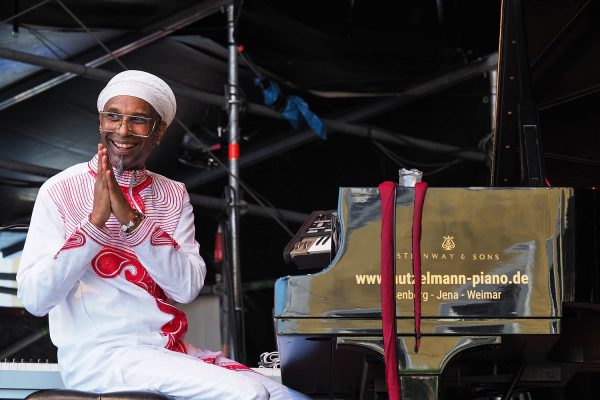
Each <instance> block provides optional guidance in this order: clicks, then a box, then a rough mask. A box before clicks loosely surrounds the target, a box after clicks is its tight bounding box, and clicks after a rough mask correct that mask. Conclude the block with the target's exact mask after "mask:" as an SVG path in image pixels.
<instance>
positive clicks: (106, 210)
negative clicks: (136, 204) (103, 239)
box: [90, 144, 135, 228]
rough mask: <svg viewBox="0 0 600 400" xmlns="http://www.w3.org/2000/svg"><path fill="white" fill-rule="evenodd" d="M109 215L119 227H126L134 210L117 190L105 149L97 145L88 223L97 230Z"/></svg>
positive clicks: (133, 215) (132, 217)
mask: <svg viewBox="0 0 600 400" xmlns="http://www.w3.org/2000/svg"><path fill="white" fill-rule="evenodd" d="M110 214H113V215H114V216H115V218H116V219H117V220H118V221H119V222H120V223H121V225H127V224H128V223H129V222H130V221H132V220H133V219H134V217H135V210H133V209H132V208H131V206H130V205H129V203H127V200H126V199H125V196H124V195H123V193H122V192H121V189H120V188H119V184H118V183H117V180H116V178H115V175H114V173H113V170H112V166H111V163H110V160H109V158H108V151H107V150H106V147H104V145H103V144H98V171H97V174H96V183H95V185H94V206H93V208H92V213H91V214H90V221H91V222H92V223H93V224H94V225H96V226H97V227H98V228H102V227H103V226H104V224H106V221H108V219H109V218H110Z"/></svg>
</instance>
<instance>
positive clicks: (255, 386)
mask: <svg viewBox="0 0 600 400" xmlns="http://www.w3.org/2000/svg"><path fill="white" fill-rule="evenodd" d="M240 383H241V382H240ZM233 386H234V387H235V389H236V391H237V392H238V393H243V398H244V399H248V400H268V399H269V391H268V390H267V389H266V388H265V387H264V386H263V385H261V384H260V382H257V381H253V380H251V379H244V382H243V385H239V386H238V384H237V382H236V384H235V385H233Z"/></svg>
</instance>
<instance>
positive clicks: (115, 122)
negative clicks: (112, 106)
mask: <svg viewBox="0 0 600 400" xmlns="http://www.w3.org/2000/svg"><path fill="white" fill-rule="evenodd" d="M125 117H127V128H128V129H127V130H128V131H129V132H131V134H132V135H133V136H140V137H148V136H150V134H151V133H152V132H153V131H154V128H155V127H156V122H157V121H155V120H154V118H150V117H142V116H140V115H127V114H119V113H115V112H110V111H101V112H100V130H101V131H104V132H117V131H118V130H119V129H121V125H123V121H124V120H125Z"/></svg>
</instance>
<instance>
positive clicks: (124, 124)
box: [117, 117, 131, 136]
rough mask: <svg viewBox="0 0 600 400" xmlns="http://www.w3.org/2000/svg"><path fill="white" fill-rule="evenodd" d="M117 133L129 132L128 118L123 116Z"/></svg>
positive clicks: (123, 134) (127, 133)
mask: <svg viewBox="0 0 600 400" xmlns="http://www.w3.org/2000/svg"><path fill="white" fill-rule="evenodd" d="M117 133H118V134H119V135H122V136H127V135H130V134H131V123H130V122H129V118H125V117H123V121H122V122H121V126H120V127H119V130H118V131H117Z"/></svg>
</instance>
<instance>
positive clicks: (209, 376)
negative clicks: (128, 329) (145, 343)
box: [118, 347, 309, 400]
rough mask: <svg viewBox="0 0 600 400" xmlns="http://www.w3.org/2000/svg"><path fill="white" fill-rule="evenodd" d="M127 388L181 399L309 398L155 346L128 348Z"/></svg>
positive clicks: (122, 361)
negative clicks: (155, 392) (150, 391)
mask: <svg viewBox="0 0 600 400" xmlns="http://www.w3.org/2000/svg"><path fill="white" fill-rule="evenodd" d="M118 359H119V362H118V364H119V366H118V367H119V369H120V375H121V379H122V384H123V387H124V388H127V389H129V390H152V391H157V392H161V393H165V394H168V395H170V396H172V397H173V398H175V399H177V400H204V399H206V400H228V399H231V400H267V399H271V400H292V399H293V400H296V399H297V400H305V399H309V397H307V396H305V395H303V394H301V393H299V392H297V391H295V390H292V389H290V388H288V387H286V386H284V385H282V384H280V383H278V382H275V381H273V380H272V379H270V378H268V377H266V376H263V375H261V374H259V373H257V372H254V371H233V370H229V369H226V368H223V367H219V366H217V365H213V364H210V363H206V362H204V361H202V360H199V359H198V358H195V357H192V356H190V355H187V354H181V353H176V352H172V351H169V350H166V349H161V348H155V347H135V348H129V349H124V350H123V351H121V352H120V354H119V356H118Z"/></svg>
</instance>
